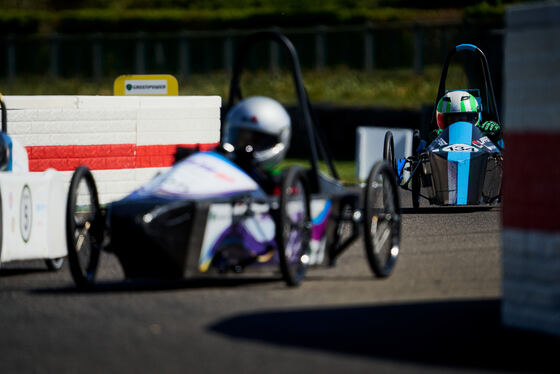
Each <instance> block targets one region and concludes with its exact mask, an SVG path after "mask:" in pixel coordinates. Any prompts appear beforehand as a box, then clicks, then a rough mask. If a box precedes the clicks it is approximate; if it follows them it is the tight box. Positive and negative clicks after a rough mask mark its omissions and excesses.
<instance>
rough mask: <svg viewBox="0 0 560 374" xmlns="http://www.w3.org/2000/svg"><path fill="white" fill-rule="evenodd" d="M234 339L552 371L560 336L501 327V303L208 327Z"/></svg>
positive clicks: (245, 318)
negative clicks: (557, 337) (555, 336)
mask: <svg viewBox="0 0 560 374" xmlns="http://www.w3.org/2000/svg"><path fill="white" fill-rule="evenodd" d="M209 329H210V330H211V331H214V332H217V333H220V334H223V335H227V336H230V337H234V338H239V339H247V340H254V341H260V342H265V343H270V344H278V345H285V346H295V347H301V348H306V349H317V350H323V351H332V352H333V353H341V354H351V355H359V356H366V357H372V358H379V359H388V360H394V361H413V362H417V363H422V364H426V365H436V366H444V367H460V368H471V369H489V370H506V371H530V372H556V373H558V372H559V370H560V364H559V363H558V359H557V352H558V348H560V342H559V340H558V339H556V338H553V337H549V336H544V335H539V334H533V333H528V332H521V331H516V330H510V329H505V328H502V327H501V325H500V301H499V300H480V301H450V302H428V303H418V304H402V305H382V306H363V307H347V308H330V309H321V308H317V309H307V310H293V311H278V312H274V311H272V312H266V313H254V314H245V315H240V316H236V317H232V318H229V319H226V320H223V321H220V322H217V323H216V324H214V325H212V326H210V327H209Z"/></svg>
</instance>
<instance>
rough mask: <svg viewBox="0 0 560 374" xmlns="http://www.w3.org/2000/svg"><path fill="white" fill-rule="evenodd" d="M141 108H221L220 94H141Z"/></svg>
mask: <svg viewBox="0 0 560 374" xmlns="http://www.w3.org/2000/svg"><path fill="white" fill-rule="evenodd" d="M139 100H140V108H143V109H145V108H171V107H172V108H203V107H210V108H220V107H221V106H222V98H221V97H220V96H165V97H158V96H154V97H148V96H140V97H139Z"/></svg>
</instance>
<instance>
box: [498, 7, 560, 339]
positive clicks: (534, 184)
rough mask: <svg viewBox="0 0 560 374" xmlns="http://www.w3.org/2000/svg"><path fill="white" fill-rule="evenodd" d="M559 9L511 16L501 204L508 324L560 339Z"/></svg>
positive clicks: (504, 309)
mask: <svg viewBox="0 0 560 374" xmlns="http://www.w3.org/2000/svg"><path fill="white" fill-rule="evenodd" d="M558 19H560V6H559V5H558V4H547V5H530V6H521V7H514V8H510V9H508V11H507V34H506V45H505V61H504V62H505V76H504V78H505V79H504V82H505V94H506V101H505V109H506V113H505V114H506V116H505V125H506V127H505V128H506V133H505V137H504V140H505V152H504V181H503V193H504V199H503V204H502V224H503V231H502V244H503V302H502V321H503V323H504V324H505V325H507V326H512V327H518V328H523V329H531V330H536V331H542V332H546V333H550V334H556V335H560V216H559V215H560V166H559V165H560V152H559V151H558V149H557V148H560V95H558V92H560V23H558V22H557V20H558Z"/></svg>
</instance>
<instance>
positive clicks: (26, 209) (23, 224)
mask: <svg viewBox="0 0 560 374" xmlns="http://www.w3.org/2000/svg"><path fill="white" fill-rule="evenodd" d="M32 220H33V204H32V201H31V190H30V189H29V186H28V185H27V184H26V185H25V186H23V190H22V191H21V201H20V205H19V228H20V231H21V238H22V239H23V241H24V242H26V243H27V241H28V240H29V237H30V236H31V223H32Z"/></svg>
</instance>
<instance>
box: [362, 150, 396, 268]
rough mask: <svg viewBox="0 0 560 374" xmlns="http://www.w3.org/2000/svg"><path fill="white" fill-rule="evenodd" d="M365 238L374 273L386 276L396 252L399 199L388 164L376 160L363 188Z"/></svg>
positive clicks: (394, 180)
mask: <svg viewBox="0 0 560 374" xmlns="http://www.w3.org/2000/svg"><path fill="white" fill-rule="evenodd" d="M364 194H365V196H364V220H363V223H364V240H365V250H366V256H367V260H368V263H369V266H370V268H371V270H372V271H373V273H374V274H375V276H377V277H379V278H383V277H387V276H389V275H390V274H391V272H392V271H393V268H394V266H395V263H396V261H397V258H398V256H399V250H400V248H399V245H400V235H401V215H400V201H399V195H398V191H397V183H396V179H395V176H394V174H393V171H392V170H391V167H390V165H389V164H388V163H387V162H385V161H378V162H377V163H376V164H375V165H373V168H372V169H371V171H370V173H369V176H368V179H367V183H366V190H365V191H364Z"/></svg>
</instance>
